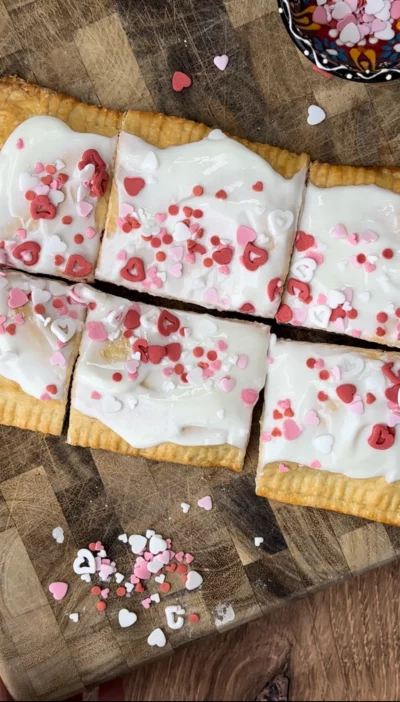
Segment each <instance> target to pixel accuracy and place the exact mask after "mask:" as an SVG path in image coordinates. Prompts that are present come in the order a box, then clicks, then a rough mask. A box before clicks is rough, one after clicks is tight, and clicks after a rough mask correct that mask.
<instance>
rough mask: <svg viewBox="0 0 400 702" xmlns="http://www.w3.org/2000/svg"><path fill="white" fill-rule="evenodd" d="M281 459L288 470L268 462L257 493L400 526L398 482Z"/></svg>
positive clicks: (260, 478) (259, 479)
mask: <svg viewBox="0 0 400 702" xmlns="http://www.w3.org/2000/svg"><path fill="white" fill-rule="evenodd" d="M281 462H282V463H284V464H285V465H286V466H287V467H288V468H289V471H288V472H287V473H280V472H279V470H278V466H279V462H274V463H267V465H266V466H264V468H263V469H262V471H260V472H259V474H258V476H257V482H256V493H257V495H261V496H262V497H268V498H269V499H271V500H277V501H278V502H288V503H290V504H293V505H305V506H307V507H319V508H322V509H330V510H333V511H334V512H343V513H344V514H354V515H355V516H356V517H364V518H365V519H373V520H375V521H378V522H384V523H385V524H393V525H394V526H400V486H399V484H398V483H387V482H386V480H385V478H369V479H366V480H361V479H354V478H348V477H346V476H345V475H342V474H341V473H330V472H329V471H327V470H314V469H313V468H307V467H305V466H301V467H300V466H299V465H298V464H297V463H291V462H289V461H281Z"/></svg>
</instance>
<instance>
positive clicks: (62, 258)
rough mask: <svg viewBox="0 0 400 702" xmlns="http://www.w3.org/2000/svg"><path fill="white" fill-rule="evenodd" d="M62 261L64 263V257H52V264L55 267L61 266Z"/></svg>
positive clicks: (58, 255)
mask: <svg viewBox="0 0 400 702" xmlns="http://www.w3.org/2000/svg"><path fill="white" fill-rule="evenodd" d="M64 261H65V258H64V256H60V254H57V255H56V256H54V263H55V265H56V266H62V264H63V263H64Z"/></svg>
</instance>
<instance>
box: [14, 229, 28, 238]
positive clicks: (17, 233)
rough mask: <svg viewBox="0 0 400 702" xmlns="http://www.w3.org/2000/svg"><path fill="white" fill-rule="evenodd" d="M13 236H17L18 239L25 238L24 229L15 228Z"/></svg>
mask: <svg viewBox="0 0 400 702" xmlns="http://www.w3.org/2000/svg"><path fill="white" fill-rule="evenodd" d="M15 236H17V237H18V239H26V231H25V229H17V231H16V232H15Z"/></svg>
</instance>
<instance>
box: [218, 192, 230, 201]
mask: <svg viewBox="0 0 400 702" xmlns="http://www.w3.org/2000/svg"><path fill="white" fill-rule="evenodd" d="M215 197H216V198H217V199H218V200H226V198H227V197H228V195H227V193H226V192H225V190H218V191H217V192H216V193H215Z"/></svg>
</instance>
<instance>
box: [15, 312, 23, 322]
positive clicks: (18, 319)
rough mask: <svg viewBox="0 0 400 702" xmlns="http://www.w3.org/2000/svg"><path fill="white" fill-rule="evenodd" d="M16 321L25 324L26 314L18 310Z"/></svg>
mask: <svg viewBox="0 0 400 702" xmlns="http://www.w3.org/2000/svg"><path fill="white" fill-rule="evenodd" d="M14 322H15V324H25V319H24V316H23V315H22V314H21V313H20V312H18V314H16V315H15V317H14Z"/></svg>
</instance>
